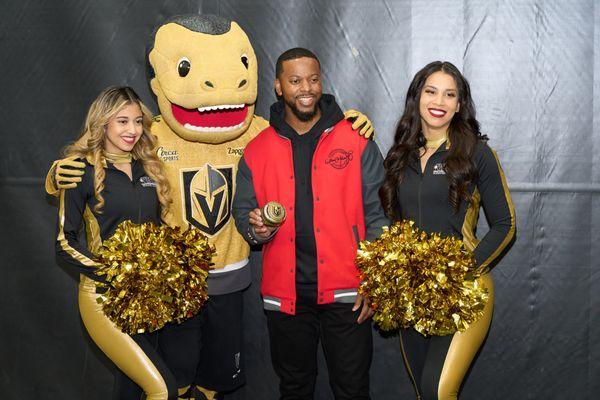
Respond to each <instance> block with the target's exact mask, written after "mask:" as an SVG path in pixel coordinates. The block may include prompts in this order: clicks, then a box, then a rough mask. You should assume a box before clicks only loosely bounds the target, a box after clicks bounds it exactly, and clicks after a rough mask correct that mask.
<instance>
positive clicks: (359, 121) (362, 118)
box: [344, 109, 375, 139]
mask: <svg viewBox="0 0 600 400" xmlns="http://www.w3.org/2000/svg"><path fill="white" fill-rule="evenodd" d="M344 119H347V120H348V121H351V122H352V129H353V130H355V131H356V130H358V129H360V131H359V133H360V134H361V135H362V136H364V137H365V138H366V139H375V136H374V135H373V124H372V123H371V120H369V118H367V116H366V115H365V114H363V113H361V112H360V111H356V110H352V109H350V110H347V111H346V112H345V113H344ZM371 136H372V137H371Z"/></svg>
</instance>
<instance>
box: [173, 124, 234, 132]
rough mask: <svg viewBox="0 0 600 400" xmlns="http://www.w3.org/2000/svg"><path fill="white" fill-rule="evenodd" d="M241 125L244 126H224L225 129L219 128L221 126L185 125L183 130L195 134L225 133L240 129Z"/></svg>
mask: <svg viewBox="0 0 600 400" xmlns="http://www.w3.org/2000/svg"><path fill="white" fill-rule="evenodd" d="M242 125H244V123H243V122H242V123H240V124H237V125H234V126H226V127H221V126H194V125H190V124H185V125H184V127H185V129H189V130H191V131H196V132H226V131H231V130H233V129H237V128H239V127H241V126H242Z"/></svg>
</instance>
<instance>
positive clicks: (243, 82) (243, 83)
mask: <svg viewBox="0 0 600 400" xmlns="http://www.w3.org/2000/svg"><path fill="white" fill-rule="evenodd" d="M246 83H248V81H247V80H245V79H242V81H241V82H240V84H239V85H238V89H241V88H243V87H244V86H246Z"/></svg>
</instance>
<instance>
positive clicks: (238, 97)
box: [149, 15, 258, 144]
mask: <svg viewBox="0 0 600 400" xmlns="http://www.w3.org/2000/svg"><path fill="white" fill-rule="evenodd" d="M149 59H150V65H151V66H152V69H153V73H154V76H153V77H152V79H151V81H150V86H151V87H152V91H153V92H154V94H155V95H156V97H157V99H158V107H159V109H160V113H161V115H162V118H163V120H164V121H165V122H166V123H167V124H168V125H169V127H170V128H171V129H172V130H173V131H174V132H175V133H176V134H177V135H179V136H180V137H181V138H183V139H185V140H188V141H192V142H203V143H214V144H218V143H223V142H227V141H229V140H233V139H236V138H237V137H239V136H240V135H242V134H243V133H244V132H245V131H246V130H247V129H248V126H249V125H250V122H252V117H253V116H254V107H255V105H256V94H257V85H258V76H257V74H258V68H257V63H256V55H255V54H254V49H253V48H252V45H251V44H250V41H249V40H248V36H247V35H246V33H245V32H244V31H243V30H242V29H241V28H240V27H239V25H238V24H236V23H235V22H232V21H229V20H226V19H224V18H221V17H218V16H214V15H183V16H177V17H173V18H171V19H169V20H168V21H167V22H165V23H164V24H162V25H161V26H160V27H158V29H157V30H156V32H155V34H154V43H153V46H152V48H151V50H150V54H149Z"/></svg>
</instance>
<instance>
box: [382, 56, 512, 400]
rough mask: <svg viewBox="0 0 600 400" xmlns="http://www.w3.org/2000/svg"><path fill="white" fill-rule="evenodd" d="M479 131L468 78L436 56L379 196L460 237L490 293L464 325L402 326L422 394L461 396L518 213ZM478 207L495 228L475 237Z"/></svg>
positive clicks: (420, 223) (427, 226) (418, 221)
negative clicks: (434, 330)
mask: <svg viewBox="0 0 600 400" xmlns="http://www.w3.org/2000/svg"><path fill="white" fill-rule="evenodd" d="M486 142H487V137H486V136H485V135H482V134H481V132H480V130H479V123H478V122H477V120H476V119H475V107H474V104H473V99H472V98H471V93H470V88H469V84H468V82H467V80H466V79H465V78H464V76H463V75H462V74H461V73H460V71H459V70H458V69H457V68H456V67H455V66H454V65H452V64H451V63H449V62H440V61H436V62H432V63H430V64H428V65H426V66H425V67H424V68H423V69H421V70H420V71H419V72H417V74H416V75H415V77H414V78H413V80H412V82H411V84H410V86H409V89H408V93H407V95H406V102H405V109H404V113H403V115H402V117H401V118H400V121H399V123H398V127H397V130H396V134H395V137H394V143H393V145H392V147H391V148H390V150H389V152H388V154H387V157H386V159H385V169H386V177H385V182H384V184H383V186H382V187H381V189H380V192H379V193H380V197H381V201H382V205H383V207H384V210H385V211H386V214H387V215H388V216H389V217H390V218H391V219H392V220H393V221H399V220H412V221H414V222H415V226H416V227H417V228H419V229H421V230H423V231H425V232H427V233H439V234H440V235H441V236H443V237H456V238H459V239H462V241H463V242H464V244H465V246H466V248H467V249H469V250H470V251H472V252H473V255H474V258H475V262H476V267H475V268H476V269H477V271H478V272H482V273H483V275H482V281H483V284H484V285H485V287H486V288H487V290H488V293H489V300H488V302H487V304H486V306H485V309H484V313H483V316H482V317H481V318H479V319H478V320H477V321H475V322H474V323H472V324H471V325H470V326H469V327H468V328H467V329H466V330H465V331H464V332H457V333H455V334H453V335H446V336H429V337H426V336H422V335H421V334H420V333H418V332H417V331H416V330H415V329H413V328H409V329H401V332H400V334H401V335H400V342H401V349H402V353H403V359H404V364H405V367H406V369H407V372H408V374H409V375H410V378H411V380H412V382H413V384H414V386H415V391H416V394H417V398H418V399H423V400H433V399H439V400H442V399H444V400H446V399H456V398H457V396H458V393H459V391H460V387H461V384H462V381H463V378H464V376H465V374H466V372H467V370H468V369H469V366H470V365H471V362H472V360H473V358H474V357H475V355H476V353H477V351H478V350H479V348H480V346H481V344H482V342H483V340H484V339H485V337H486V335H487V332H488V329H489V326H490V322H491V318H492V311H493V282H492V276H491V274H490V273H489V271H490V270H491V269H492V267H493V266H494V265H495V264H496V262H497V261H498V260H499V258H500V257H501V255H502V254H503V252H504V251H505V250H506V249H507V248H508V247H509V245H510V243H511V242H512V240H513V239H514V236H515V231H516V228H515V212H514V208H513V204H512V200H511V197H510V193H509V191H508V188H507V185H506V180H505V177H504V173H503V171H502V168H501V166H500V163H499V161H498V157H497V156H496V153H495V152H494V151H493V150H492V149H491V148H490V147H489V146H488V145H487V143H486ZM480 206H483V209H484V210H485V213H486V216H487V220H488V223H489V228H490V229H489V231H488V232H487V233H486V234H485V235H484V236H483V238H482V239H481V241H479V240H478V239H477V238H476V236H475V229H476V226H477V219H478V216H479V209H480Z"/></svg>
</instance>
